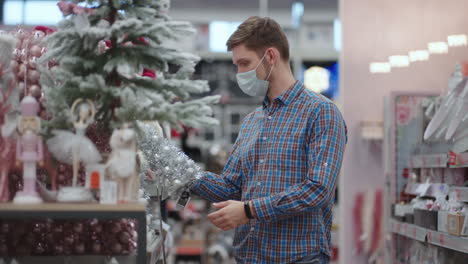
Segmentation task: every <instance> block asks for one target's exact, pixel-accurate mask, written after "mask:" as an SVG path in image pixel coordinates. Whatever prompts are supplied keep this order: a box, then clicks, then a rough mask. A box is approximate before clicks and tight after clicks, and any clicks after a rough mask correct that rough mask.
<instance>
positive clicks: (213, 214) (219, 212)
mask: <svg viewBox="0 0 468 264" xmlns="http://www.w3.org/2000/svg"><path fill="white" fill-rule="evenodd" d="M223 216H224V211H223V210H219V211H216V212H214V213H211V214H209V215H208V219H209V220H212V219H215V218H219V217H223Z"/></svg>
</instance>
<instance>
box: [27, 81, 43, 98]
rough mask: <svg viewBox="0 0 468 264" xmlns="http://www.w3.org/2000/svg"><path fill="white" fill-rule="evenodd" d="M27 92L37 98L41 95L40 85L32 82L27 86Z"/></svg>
mask: <svg viewBox="0 0 468 264" xmlns="http://www.w3.org/2000/svg"><path fill="white" fill-rule="evenodd" d="M29 94H30V95H31V96H33V97H34V98H36V99H37V100H39V99H40V98H41V96H42V92H41V87H40V86H39V85H37V84H33V85H31V86H30V87H29Z"/></svg>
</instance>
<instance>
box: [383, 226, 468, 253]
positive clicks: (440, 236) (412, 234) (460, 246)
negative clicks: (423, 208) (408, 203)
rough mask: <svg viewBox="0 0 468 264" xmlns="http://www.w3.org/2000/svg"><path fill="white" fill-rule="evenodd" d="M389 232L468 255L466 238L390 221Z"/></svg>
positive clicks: (467, 238)
mask: <svg viewBox="0 0 468 264" xmlns="http://www.w3.org/2000/svg"><path fill="white" fill-rule="evenodd" d="M390 231H391V232H392V233H395V234H399V235H402V236H405V237H408V238H411V239H414V240H417V241H421V242H425V241H427V242H428V243H429V244H432V245H436V246H440V247H445V248H448V249H452V250H456V251H460V252H463V253H468V237H458V236H453V235H450V234H447V233H442V232H438V231H434V230H430V229H427V228H423V227H420V226H417V225H413V224H408V223H403V222H400V221H397V220H394V219H391V220H390Z"/></svg>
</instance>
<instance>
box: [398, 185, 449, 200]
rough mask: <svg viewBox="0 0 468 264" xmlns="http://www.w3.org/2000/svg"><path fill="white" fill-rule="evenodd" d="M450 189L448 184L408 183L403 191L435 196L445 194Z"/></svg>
mask: <svg viewBox="0 0 468 264" xmlns="http://www.w3.org/2000/svg"><path fill="white" fill-rule="evenodd" d="M452 188H453V187H452ZM450 190H451V188H450V186H449V185H447V184H443V183H408V184H407V185H406V189H405V193H407V194H411V195H417V196H429V197H434V198H435V197H437V196H438V195H442V196H444V195H447V194H448V193H449V191H450Z"/></svg>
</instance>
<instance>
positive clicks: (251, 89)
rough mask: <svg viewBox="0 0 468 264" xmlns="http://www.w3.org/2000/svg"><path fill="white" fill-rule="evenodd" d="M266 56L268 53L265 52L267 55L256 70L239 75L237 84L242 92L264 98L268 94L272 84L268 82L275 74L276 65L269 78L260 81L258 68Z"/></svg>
mask: <svg viewBox="0 0 468 264" xmlns="http://www.w3.org/2000/svg"><path fill="white" fill-rule="evenodd" d="M266 54H267V53H266V52H265V54H264V55H263V57H262V59H261V60H260V62H259V63H258V65H257V67H255V69H253V70H251V71H248V72H243V73H238V74H237V75H236V78H237V84H238V85H239V87H240V88H241V90H242V91H243V92H244V93H245V94H247V95H250V96H263V97H264V96H265V95H266V94H267V91H268V87H269V86H270V82H269V81H268V78H270V75H271V73H272V72H273V66H274V65H273V66H272V67H271V70H270V73H268V76H267V77H266V79H265V80H259V79H258V77H257V68H258V66H260V64H261V63H262V61H263V59H264V58H265V56H266Z"/></svg>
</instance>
